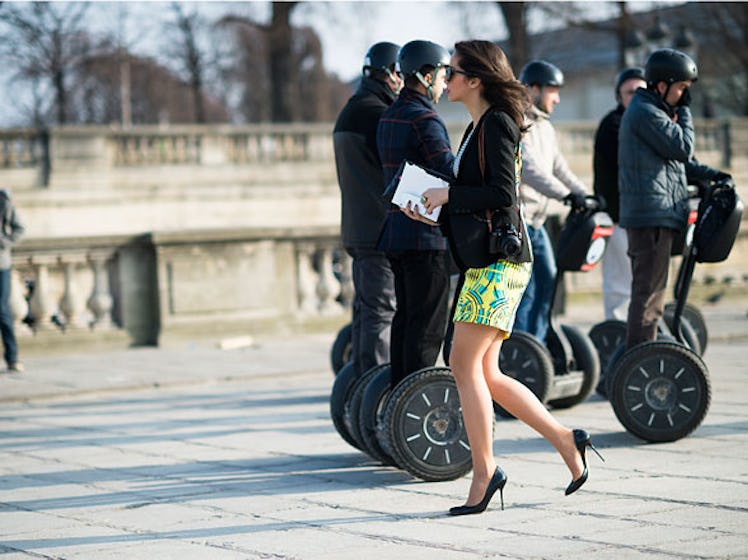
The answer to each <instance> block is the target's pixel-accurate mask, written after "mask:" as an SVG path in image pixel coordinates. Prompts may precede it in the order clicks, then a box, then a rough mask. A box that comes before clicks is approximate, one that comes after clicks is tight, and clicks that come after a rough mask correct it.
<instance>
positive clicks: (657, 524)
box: [0, 308, 748, 560]
mask: <svg viewBox="0 0 748 560" xmlns="http://www.w3.org/2000/svg"><path fill="white" fill-rule="evenodd" d="M720 313H722V314H721V315H720V314H715V313H712V314H709V315H708V316H707V321H708V324H709V325H710V329H713V331H714V333H715V334H717V335H718V336H717V337H716V338H715V340H714V341H712V342H710V345H709V348H708V350H707V353H706V357H705V358H706V363H707V364H708V366H709V368H710V372H711V380H712V388H713V397H712V406H711V410H710V412H709V414H708V416H707V418H706V420H705V421H704V423H703V424H702V425H701V427H700V428H699V429H698V430H697V431H696V432H694V434H692V435H691V436H690V437H688V438H685V439H682V440H680V441H677V442H673V443H668V444H656V445H654V444H645V443H643V442H641V441H639V440H637V439H636V438H634V437H633V436H632V435H630V434H628V433H627V432H625V431H624V430H623V428H622V427H621V425H620V424H619V423H618V421H617V420H616V418H615V416H614V414H613V412H612V409H611V407H610V405H609V404H608V403H607V402H605V401H603V400H602V399H600V398H599V397H597V396H594V397H592V398H591V399H590V400H589V401H587V402H585V403H583V404H581V405H578V406H576V407H573V408H571V409H568V410H563V411H555V412H554V414H556V415H557V416H558V417H559V418H560V419H561V421H562V422H564V423H565V424H567V425H569V426H573V427H583V428H585V429H587V430H588V431H590V433H592V435H593V438H594V441H595V443H596V445H597V446H598V448H599V449H600V451H601V452H602V454H603V455H604V456H605V459H606V462H605V463H601V462H600V461H599V460H597V458H596V457H595V456H594V455H591V456H590V457H589V460H590V470H591V474H590V480H589V481H588V483H587V484H586V485H585V486H584V487H583V488H582V489H581V490H580V491H579V492H578V493H576V494H574V495H572V496H569V497H565V496H564V495H563V489H564V488H565V486H566V484H568V482H569V480H568V472H567V470H566V469H565V467H564V466H563V464H562V462H561V460H560V458H559V457H558V456H557V455H556V454H555V453H554V452H553V451H552V449H551V448H550V446H549V445H548V444H547V443H546V442H545V441H544V440H542V438H540V437H539V436H538V435H537V434H535V433H534V432H533V431H531V430H530V429H529V428H527V427H526V426H524V425H523V424H521V423H520V422H517V421H510V420H503V421H500V422H498V423H497V425H496V431H495V443H494V450H495V453H496V455H497V458H498V460H499V462H500V464H501V465H502V467H503V468H504V470H505V471H506V472H507V473H508V475H509V484H508V485H507V487H506V490H505V499H506V510H505V511H500V510H499V509H498V506H497V504H492V506H491V507H490V509H489V510H488V511H487V512H486V513H484V514H483V515H478V516H468V517H458V518H452V517H449V516H447V515H446V510H447V509H448V508H449V507H450V506H452V505H456V504H459V503H461V502H462V500H463V499H464V496H465V494H466V492H467V488H468V485H469V480H468V477H464V478H461V479H459V480H455V481H449V482H434V483H427V482H423V481H420V480H417V479H414V478H412V477H411V476H409V475H408V474H407V473H405V472H404V471H401V470H398V469H396V468H392V467H383V466H381V465H379V464H376V463H375V462H373V461H372V460H370V459H369V458H368V457H366V456H365V455H363V454H362V453H360V452H358V451H357V450H355V449H354V448H352V447H350V446H349V445H347V444H346V443H345V442H344V441H343V440H342V439H341V438H340V437H339V436H338V435H337V433H336V432H335V430H334V428H333V426H332V423H331V421H330V419H329V408H328V407H329V405H328V397H329V393H330V389H331V386H332V382H333V376H332V374H331V373H330V371H329V366H328V363H327V351H328V349H329V347H330V344H331V342H332V336H331V335H324V336H323V335H309V336H304V337H297V338H295V339H293V340H286V341H282V340H275V341H261V344H257V345H255V346H252V347H249V348H244V349H240V350H232V351H226V350H219V349H217V348H215V347H214V346H210V345H204V344H200V343H192V344H185V345H183V346H177V347H173V348H166V349H141V350H127V351H120V352H107V353H104V354H90V355H78V356H46V357H39V358H34V359H33V360H28V361H27V364H26V365H27V368H28V372H27V373H26V374H23V375H12V376H11V375H8V374H4V375H3V376H0V392H2V394H3V396H2V397H1V398H0V553H1V554H2V557H3V560H15V559H21V558H65V559H87V560H88V559H90V560H107V559H115V558H116V559H122V558H128V559H130V558H132V559H140V558H144V559H146V558H147V559H149V560H152V559H159V560H162V559H170V558H178V559H179V560H188V559H193V558H194V559H203V558H209V559H213V558H215V559H220V560H223V559H233V558H236V559H260V558H278V559H309V560H316V559H349V558H356V559H368V558H371V559H377V560H381V559H388V558H393V559H395V558H397V559H400V558H407V559H409V560H414V559H415V560H417V559H421V558H423V559H429V560H432V559H433V558H439V559H451V558H455V559H468V558H532V559H534V558H549V559H551V558H553V559H566V558H568V559H571V558H574V559H578V558H596V559H605V558H611V559H612V558H615V559H620V558H637V559H638V558H658V559H659V558H662V559H665V558H748V392H747V391H746V388H747V387H748V383H746V363H747V360H746V353H747V352H748V339H746V338H745V337H743V336H742V335H741V332H742V333H743V334H745V333H747V332H748V325H746V323H748V320H746V317H745V308H742V309H729V308H724V309H723V310H722V311H721V312H720ZM741 329H742V331H741ZM710 332H711V331H710Z"/></svg>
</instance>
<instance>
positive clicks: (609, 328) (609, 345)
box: [589, 319, 626, 397]
mask: <svg viewBox="0 0 748 560" xmlns="http://www.w3.org/2000/svg"><path fill="white" fill-rule="evenodd" d="M589 336H590V340H591V341H592V344H594V346H595V350H597V356H598V358H599V360H600V381H599V382H598V384H597V387H596V388H595V389H596V390H597V393H598V394H599V395H601V396H603V397H606V396H607V394H608V393H607V392H606V391H605V371H606V370H607V367H608V362H609V361H610V358H611V356H613V354H614V353H615V351H616V350H617V349H618V347H619V346H621V344H624V343H625V342H626V322H625V321H618V320H614V319H611V320H608V321H603V322H602V323H598V324H597V325H595V326H594V327H592V328H591V329H590V333H589Z"/></svg>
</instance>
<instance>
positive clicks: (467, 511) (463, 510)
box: [449, 467, 507, 515]
mask: <svg viewBox="0 0 748 560" xmlns="http://www.w3.org/2000/svg"><path fill="white" fill-rule="evenodd" d="M506 481H507V476H506V473H505V472H504V471H502V470H501V469H500V468H499V467H496V471H495V472H494V473H493V476H492V477H491V480H490V481H489V482H488V487H487V488H486V493H485V494H483V499H482V500H481V501H480V502H478V503H477V504H475V505H474V506H455V507H453V508H450V509H449V515H471V514H473V513H483V512H484V511H486V508H487V507H488V502H490V501H491V498H493V495H494V494H495V493H496V491H497V490H498V491H499V496H501V509H502V510H503V509H504V486H506Z"/></svg>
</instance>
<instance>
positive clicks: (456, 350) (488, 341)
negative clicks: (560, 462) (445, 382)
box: [449, 322, 503, 506]
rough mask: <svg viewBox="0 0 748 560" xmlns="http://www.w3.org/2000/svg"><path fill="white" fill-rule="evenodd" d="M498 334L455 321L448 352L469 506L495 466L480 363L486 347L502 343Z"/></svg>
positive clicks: (490, 415)
mask: <svg viewBox="0 0 748 560" xmlns="http://www.w3.org/2000/svg"><path fill="white" fill-rule="evenodd" d="M500 335H502V336H503V333H502V332H501V331H498V330H497V329H494V328H491V327H486V326H483V325H476V324H473V323H462V322H456V323H455V328H454V338H453V342H452V351H451V353H450V355H449V365H450V367H451V368H452V374H453V375H454V378H455V382H456V383H457V390H458V392H459V394H460V405H461V407H462V418H463V421H464V422H465V430H466V432H467V436H468V441H469V442H470V454H471V456H472V459H473V481H472V483H471V485H470V492H469V493H468V497H467V501H466V502H465V505H469V506H470V505H475V504H477V503H478V502H480V501H481V499H483V495H484V494H485V492H486V488H487V487H488V483H489V481H490V479H491V476H492V475H493V473H494V471H495V470H496V461H495V460H494V457H493V423H494V418H493V404H492V402H491V392H490V390H489V387H488V384H487V383H486V376H485V374H484V371H483V368H484V365H483V364H484V356H485V355H486V353H487V352H489V349H490V348H491V347H492V346H494V345H496V346H500V345H501V338H500Z"/></svg>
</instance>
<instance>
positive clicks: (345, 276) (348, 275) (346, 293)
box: [340, 248, 355, 309]
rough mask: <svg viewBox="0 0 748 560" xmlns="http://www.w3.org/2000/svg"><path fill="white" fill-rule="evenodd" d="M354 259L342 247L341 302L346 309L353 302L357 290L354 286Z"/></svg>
mask: <svg viewBox="0 0 748 560" xmlns="http://www.w3.org/2000/svg"><path fill="white" fill-rule="evenodd" d="M352 263H353V261H352V260H351V256H350V255H349V254H348V252H347V251H346V250H345V249H342V248H341V249H340V303H341V304H342V305H343V307H344V308H345V309H349V308H350V307H351V305H352V304H353V297H354V295H355V290H354V288H353V271H352V270H351V265H352Z"/></svg>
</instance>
